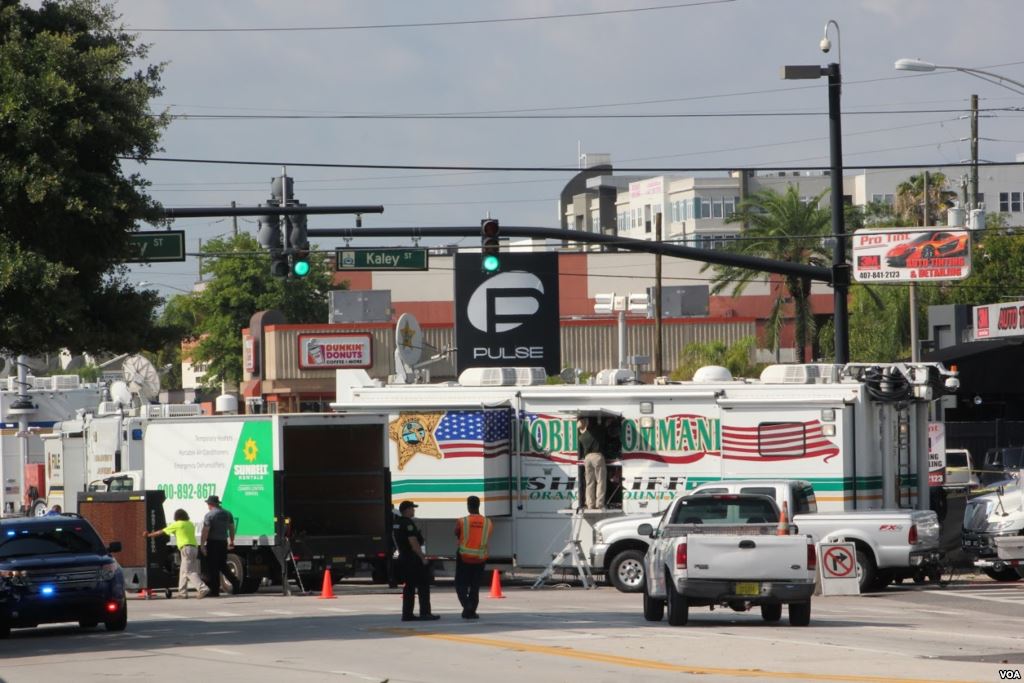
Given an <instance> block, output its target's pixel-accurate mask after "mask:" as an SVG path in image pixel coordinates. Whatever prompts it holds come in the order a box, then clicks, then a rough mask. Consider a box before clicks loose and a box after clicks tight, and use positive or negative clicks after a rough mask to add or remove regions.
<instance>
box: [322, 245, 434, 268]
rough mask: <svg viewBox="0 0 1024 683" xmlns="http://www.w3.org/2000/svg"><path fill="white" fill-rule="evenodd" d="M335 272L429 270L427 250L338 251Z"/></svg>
mask: <svg viewBox="0 0 1024 683" xmlns="http://www.w3.org/2000/svg"><path fill="white" fill-rule="evenodd" d="M335 259H336V264H335V270H427V266H428V264H429V262H430V259H429V256H428V255H427V250H426V249H425V248H421V247H407V248H402V247H398V248H392V249H361V248H360V249H350V248H343V249H336V250H335Z"/></svg>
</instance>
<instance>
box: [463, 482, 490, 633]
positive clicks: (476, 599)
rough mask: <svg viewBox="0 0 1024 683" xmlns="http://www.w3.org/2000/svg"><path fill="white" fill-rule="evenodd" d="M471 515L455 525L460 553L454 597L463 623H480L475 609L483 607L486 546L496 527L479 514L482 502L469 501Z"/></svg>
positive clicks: (468, 508) (475, 499)
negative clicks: (481, 589) (481, 596)
mask: <svg viewBox="0 0 1024 683" xmlns="http://www.w3.org/2000/svg"><path fill="white" fill-rule="evenodd" d="M466 509H467V510H468V511H469V514H468V515H467V516H465V517H462V518H461V519H457V520H456V521H455V537H456V538H458V539H459V552H458V556H457V557H456V558H455V594H456V595H458V597H459V603H460V604H461V605H462V618H463V619H479V618H480V616H479V615H478V614H477V613H476V608H477V606H478V605H479V604H480V582H481V581H482V580H483V576H484V563H485V562H487V542H488V541H489V540H490V538H491V532H492V531H494V523H493V522H491V520H489V519H487V518H486V517H484V516H483V515H481V514H480V499H479V498H477V497H476V496H470V497H469V498H467V499H466Z"/></svg>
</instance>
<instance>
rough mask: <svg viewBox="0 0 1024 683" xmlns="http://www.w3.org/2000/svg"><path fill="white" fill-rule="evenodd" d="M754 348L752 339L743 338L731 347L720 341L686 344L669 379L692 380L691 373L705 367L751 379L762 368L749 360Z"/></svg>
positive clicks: (755, 344)
mask: <svg viewBox="0 0 1024 683" xmlns="http://www.w3.org/2000/svg"><path fill="white" fill-rule="evenodd" d="M756 347H757V342H756V340H755V339H754V338H753V337H744V338H743V339H740V340H739V341H737V342H736V343H735V344H733V345H732V346H726V345H725V343H724V342H720V341H713V342H694V343H692V344H687V345H686V346H684V347H683V349H682V350H681V351H680V352H679V358H678V360H677V362H676V369H675V370H673V371H672V375H671V377H672V379H675V380H684V381H685V380H690V379H693V373H695V372H697V370H699V369H701V368H702V367H704V366H706V365H721V366H722V367H725V368H728V369H729V372H731V373H732V375H733V377H753V376H755V375H757V374H759V373H760V372H761V369H762V368H763V366H762V365H758V364H757V363H754V362H753V361H752V360H751V358H753V355H754V350H755V349H756Z"/></svg>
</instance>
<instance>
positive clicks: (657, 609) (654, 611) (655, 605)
mask: <svg viewBox="0 0 1024 683" xmlns="http://www.w3.org/2000/svg"><path fill="white" fill-rule="evenodd" d="M664 616H665V601H664V600H662V599H661V598H652V597H651V596H650V595H648V594H647V582H646V581H645V582H644V619H646V620H647V621H661V619H662V617H664Z"/></svg>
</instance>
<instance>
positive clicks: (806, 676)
mask: <svg viewBox="0 0 1024 683" xmlns="http://www.w3.org/2000/svg"><path fill="white" fill-rule="evenodd" d="M371 630H377V631H382V632H385V633H390V634H392V635H397V636H412V637H416V638H429V639H431V640H444V641H449V642H453V643H462V644H464V645H479V646H481V647H490V648H497V649H500V650H510V651H513V652H532V653H534V654H542V655H550V656H553V657H562V658H565V659H578V660H582V661H586V662H591V663H594V662H604V663H605V664H614V665H617V666H623V667H632V668H634V669H650V670H654V671H671V672H674V673H685V674H708V675H714V676H743V677H749V678H775V679H782V680H788V681H847V682H849V683H935V681H936V679H934V678H893V677H890V676H858V675H847V674H828V673H819V674H814V673H806V672H802V671H767V670H764V669H731V668H725V667H704V666H688V665H685V664H671V663H669V662H658V661H652V660H648V659H635V658H633V657H620V656H617V655H607V654H604V653H602V652H593V651H588V650H578V649H576V648H572V647H553V646H550V645H535V644H533V643H526V642H522V641H516V640H497V639H495V638H480V637H478V636H461V635H455V634H451V633H435V632H430V631H416V630H413V629H407V628H382V629H371ZM945 683H969V682H968V681H958V680H957V681H954V680H949V679H947V681H946V682H945Z"/></svg>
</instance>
